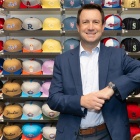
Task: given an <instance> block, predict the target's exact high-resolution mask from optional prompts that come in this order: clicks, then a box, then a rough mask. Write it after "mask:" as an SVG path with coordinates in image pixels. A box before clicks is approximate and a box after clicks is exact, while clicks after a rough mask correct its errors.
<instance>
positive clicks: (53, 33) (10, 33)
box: [0, 30, 61, 37]
mask: <svg viewBox="0 0 140 140" xmlns="http://www.w3.org/2000/svg"><path fill="white" fill-rule="evenodd" d="M0 35H2V36H3V35H5V36H46V37H47V36H61V30H60V31H59V30H52V31H48V30H34V31H29V30H19V31H4V30H3V31H2V30H1V32H0Z"/></svg>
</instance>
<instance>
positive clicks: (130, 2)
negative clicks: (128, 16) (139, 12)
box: [122, 0, 140, 8]
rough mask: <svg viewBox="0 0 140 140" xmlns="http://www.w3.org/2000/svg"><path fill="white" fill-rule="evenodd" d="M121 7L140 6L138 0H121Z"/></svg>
mask: <svg viewBox="0 0 140 140" xmlns="http://www.w3.org/2000/svg"><path fill="white" fill-rule="evenodd" d="M122 7H125V8H140V2H139V1H138V0H134V1H133V0H123V3H122Z"/></svg>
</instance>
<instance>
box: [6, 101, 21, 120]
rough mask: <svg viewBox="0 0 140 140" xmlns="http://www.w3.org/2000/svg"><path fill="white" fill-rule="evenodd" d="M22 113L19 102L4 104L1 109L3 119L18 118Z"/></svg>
mask: <svg viewBox="0 0 140 140" xmlns="http://www.w3.org/2000/svg"><path fill="white" fill-rule="evenodd" d="M21 115H22V107H21V105H19V104H9V105H7V106H5V108H4V111H3V118H4V119H20V118H21Z"/></svg>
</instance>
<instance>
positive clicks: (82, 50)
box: [79, 42, 100, 55]
mask: <svg viewBox="0 0 140 140" xmlns="http://www.w3.org/2000/svg"><path fill="white" fill-rule="evenodd" d="M95 50H98V51H100V42H99V43H98V45H97V46H96V47H95V48H93V49H92V53H93V51H95ZM83 52H87V51H85V50H84V48H83V47H82V44H81V42H80V52H79V55H81V54H82V53H83Z"/></svg>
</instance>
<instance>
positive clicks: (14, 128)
mask: <svg viewBox="0 0 140 140" xmlns="http://www.w3.org/2000/svg"><path fill="white" fill-rule="evenodd" d="M21 134H22V130H21V128H20V127H19V126H18V125H15V124H14V125H7V126H5V127H4V128H3V138H2V140H21Z"/></svg>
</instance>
